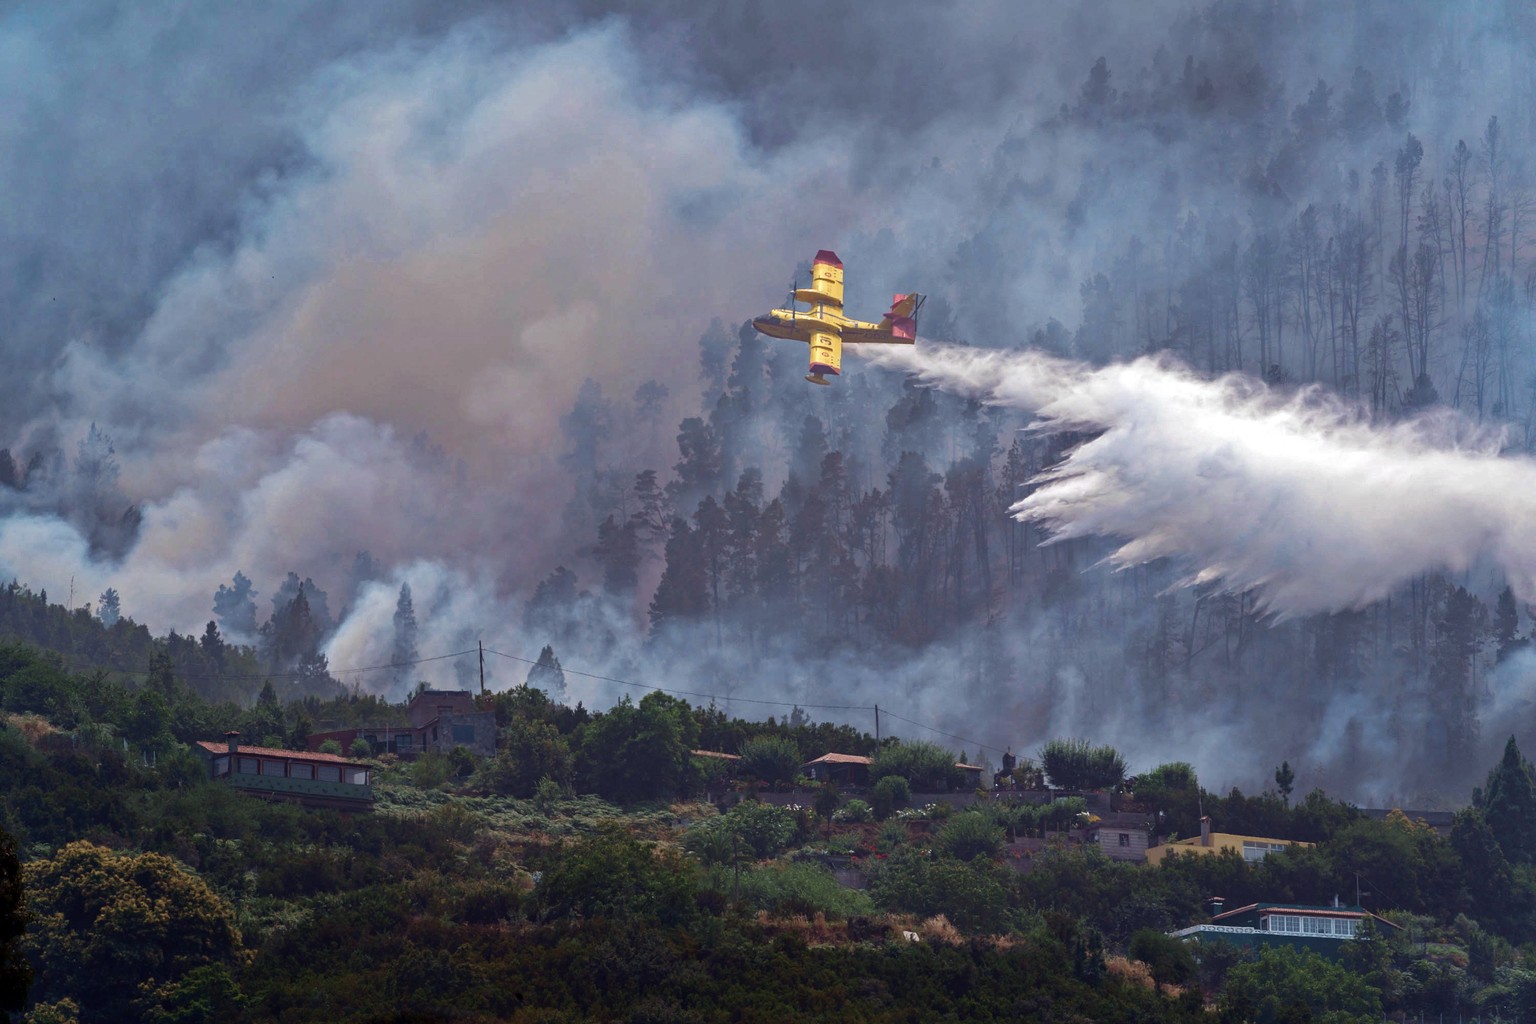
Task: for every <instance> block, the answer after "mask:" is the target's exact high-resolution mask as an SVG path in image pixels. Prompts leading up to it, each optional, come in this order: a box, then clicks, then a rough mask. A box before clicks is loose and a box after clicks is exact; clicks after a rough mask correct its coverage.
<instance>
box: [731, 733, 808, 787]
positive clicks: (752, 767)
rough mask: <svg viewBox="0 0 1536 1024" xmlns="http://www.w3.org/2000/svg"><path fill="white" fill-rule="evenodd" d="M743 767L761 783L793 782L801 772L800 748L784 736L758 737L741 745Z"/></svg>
mask: <svg viewBox="0 0 1536 1024" xmlns="http://www.w3.org/2000/svg"><path fill="white" fill-rule="evenodd" d="M741 767H742V770H743V771H745V772H746V773H747V774H748V775H749V776H751V777H752V778H754V779H757V780H758V781H759V782H767V783H779V782H792V781H793V780H794V778H795V775H796V774H797V773H798V772H799V771H800V748H799V747H797V746H795V745H794V744H793V743H791V742H790V741H789V740H787V739H785V738H784V737H782V736H757V737H754V738H752V739H750V740H747V741H746V742H745V743H743V744H742V745H741Z"/></svg>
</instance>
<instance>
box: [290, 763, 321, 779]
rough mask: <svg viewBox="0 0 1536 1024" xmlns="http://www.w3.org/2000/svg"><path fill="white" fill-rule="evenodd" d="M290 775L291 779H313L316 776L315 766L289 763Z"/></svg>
mask: <svg viewBox="0 0 1536 1024" xmlns="http://www.w3.org/2000/svg"><path fill="white" fill-rule="evenodd" d="M288 777H289V778H290V779H313V778H314V777H315V766H314V765H312V764H292V765H289V766H288Z"/></svg>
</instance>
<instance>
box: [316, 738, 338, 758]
mask: <svg viewBox="0 0 1536 1024" xmlns="http://www.w3.org/2000/svg"><path fill="white" fill-rule="evenodd" d="M320 753H322V754H332V755H334V756H336V757H340V756H341V754H342V750H341V741H340V740H326V741H325V742H324V743H322V744H320Z"/></svg>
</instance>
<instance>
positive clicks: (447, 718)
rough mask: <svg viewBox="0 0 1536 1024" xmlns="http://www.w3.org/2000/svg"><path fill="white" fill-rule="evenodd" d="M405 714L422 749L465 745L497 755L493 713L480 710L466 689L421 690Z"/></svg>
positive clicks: (436, 750) (443, 749)
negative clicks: (418, 738)
mask: <svg viewBox="0 0 1536 1024" xmlns="http://www.w3.org/2000/svg"><path fill="white" fill-rule="evenodd" d="M405 713H406V714H407V715H408V716H409V717H410V720H411V728H412V729H414V730H415V731H416V733H417V734H418V735H419V737H420V743H421V749H422V750H426V751H429V752H434V753H446V752H447V751H449V750H452V749H453V748H454V747H467V748H469V752H470V753H472V754H479V755H480V756H482V757H495V756H496V713H495V712H494V711H481V710H479V709H478V708H477V706H476V705H475V696H474V694H472V693H470V692H469V691H468V690H420V691H418V692H417V693H416V694H415V695H414V696H412V697H411V702H410V704H409V705H407V706H406V709H405Z"/></svg>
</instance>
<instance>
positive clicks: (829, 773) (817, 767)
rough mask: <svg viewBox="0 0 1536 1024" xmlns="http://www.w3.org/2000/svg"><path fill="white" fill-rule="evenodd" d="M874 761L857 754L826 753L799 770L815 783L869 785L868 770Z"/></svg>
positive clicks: (806, 763)
mask: <svg viewBox="0 0 1536 1024" xmlns="http://www.w3.org/2000/svg"><path fill="white" fill-rule="evenodd" d="M872 764H874V761H873V760H872V759H871V758H868V757H860V756H859V755H857V754H833V753H826V754H822V755H821V756H820V757H818V758H816V759H815V760H813V761H807V762H805V764H803V765H801V766H800V770H801V771H803V772H805V774H806V775H807V776H809V777H810V778H811V779H814V780H815V781H817V782H835V783H837V784H838V785H840V786H867V785H869V768H870V765H872Z"/></svg>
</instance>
